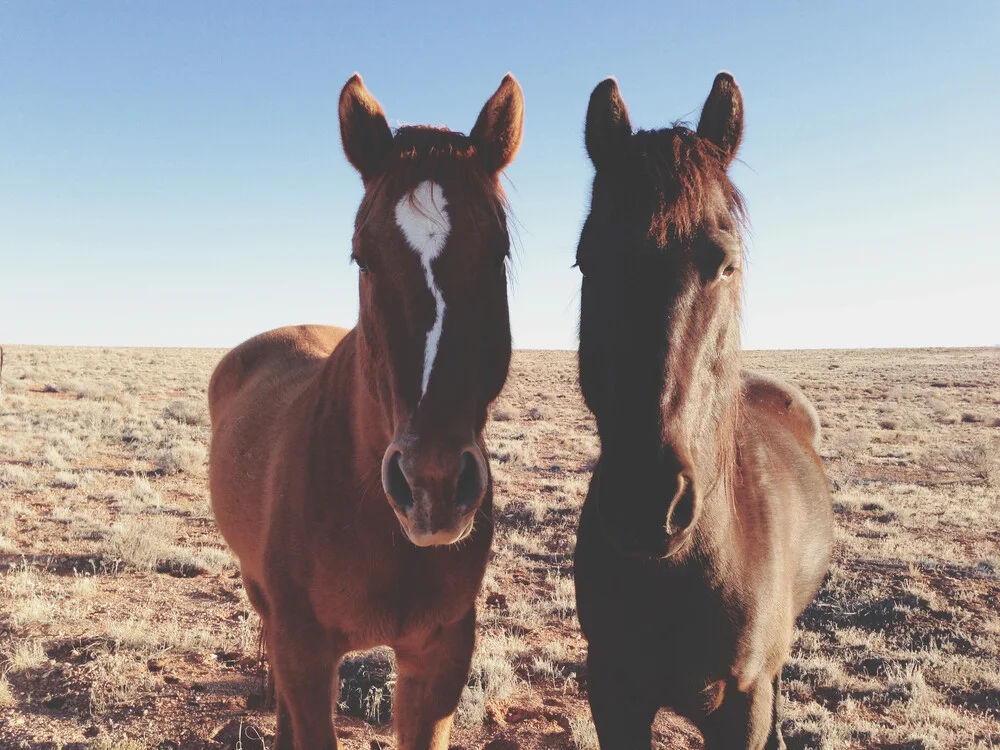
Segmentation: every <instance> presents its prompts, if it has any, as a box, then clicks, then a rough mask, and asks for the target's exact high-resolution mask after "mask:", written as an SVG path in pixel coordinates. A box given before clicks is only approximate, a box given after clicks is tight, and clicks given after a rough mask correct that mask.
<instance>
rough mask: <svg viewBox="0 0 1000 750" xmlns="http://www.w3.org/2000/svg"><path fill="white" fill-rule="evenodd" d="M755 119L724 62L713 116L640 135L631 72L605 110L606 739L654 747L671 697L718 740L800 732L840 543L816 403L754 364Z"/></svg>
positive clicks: (602, 93)
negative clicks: (748, 195) (784, 726)
mask: <svg viewBox="0 0 1000 750" xmlns="http://www.w3.org/2000/svg"><path fill="white" fill-rule="evenodd" d="M742 133H743V100H742V97H741V95H740V91H739V88H738V87H737V86H736V83H735V82H734V81H733V79H732V77H731V76H729V75H728V74H725V73H722V74H720V75H719V76H718V77H717V78H716V79H715V85H714V86H713V87H712V92H711V94H709V97H708V100H707V101H706V102H705V107H704V110H703V111H702V114H701V121H700V122H699V124H698V130H697V131H696V132H692V131H691V130H688V129H687V128H685V127H673V128H669V129H665V130H657V131H649V132H647V131H639V132H636V133H633V132H632V127H631V125H630V123H629V118H628V113H627V111H626V109H625V104H624V102H623V101H622V99H621V97H620V95H619V93H618V86H617V85H616V83H615V81H614V80H612V79H608V80H606V81H604V82H602V83H601V84H600V85H598V86H597V88H596V89H595V90H594V93H593V94H592V95H591V98H590V106H589V109H588V111H587V127H586V144H587V151H588V153H589V154H590V158H591V160H592V161H593V163H594V166H595V168H596V176H595V178H594V189H593V199H592V204H591V210H590V215H589V216H588V217H587V221H586V224H585V225H584V228H583V232H582V235H581V237H580V245H579V248H578V251H577V263H578V265H579V267H580V270H581V271H582V273H583V290H582V298H581V312H580V386H581V389H582V391H583V396H584V399H585V400H586V402H587V405H588V406H589V407H590V410H591V411H592V412H593V413H594V415H595V417H596V418H597V424H598V429H599V431H600V436H601V457H600V460H599V462H598V465H597V467H596V468H595V470H594V475H593V478H592V480H591V483H590V492H589V494H588V496H587V500H586V502H585V503H584V506H583V512H582V515H581V518H580V529H579V536H578V541H577V549H576V562H575V567H576V595H577V605H578V609H579V616H580V624H581V626H582V627H583V632H584V634H585V635H586V637H587V640H588V642H589V652H588V656H587V667H588V684H589V691H590V705H591V708H592V710H593V714H594V722H595V724H596V727H597V733H598V736H599V738H600V741H601V747H603V748H605V749H606V750H632V749H634V748H649V747H650V742H651V725H652V722H653V719H654V717H655V715H656V712H657V711H658V710H659V709H660V708H661V707H669V708H672V709H673V710H675V711H676V712H677V713H679V714H681V715H683V716H687V717H689V718H690V719H691V720H692V721H693V722H694V723H695V724H696V725H697V726H698V727H699V728H700V729H701V731H702V733H703V735H704V737H705V747H706V750H735V749H737V748H754V749H757V748H765V747H766V748H779V747H782V746H783V742H782V739H781V731H780V726H779V698H780V689H779V681H780V675H781V667H782V664H783V663H784V661H785V659H786V657H787V654H788V650H789V646H790V644H791V640H792V636H793V632H794V627H795V618H796V616H797V615H798V614H799V613H800V612H801V611H802V609H803V608H804V607H805V606H806V605H807V604H808V602H809V601H810V599H811V598H812V596H813V594H814V593H815V592H816V589H817V588H818V586H819V584H820V582H821V580H822V578H823V575H824V572H825V571H826V568H827V564H828V561H829V555H830V547H831V537H832V517H833V515H832V509H831V502H830V494H829V490H828V486H827V481H826V478H825V476H824V474H823V469H822V467H821V465H820V459H819V456H818V455H817V453H816V444H817V441H818V439H819V422H818V420H817V418H816V413H815V411H814V410H813V408H812V406H811V405H810V404H809V402H808V401H807V400H806V399H805V397H804V396H803V394H802V393H801V392H800V391H799V390H798V389H797V388H795V387H793V386H789V385H786V384H784V383H781V382H780V381H778V380H775V379H772V378H767V377H763V376H758V375H752V374H749V373H745V372H741V369H740V343H739V310H740V293H741V285H742V276H743V272H742V268H743V247H742V242H741V229H742V223H743V222H742V218H743V213H742V204H741V200H740V196H739V193H738V192H737V191H736V189H735V188H734V187H733V184H732V182H730V180H729V177H728V175H727V169H728V167H729V164H730V163H731V162H732V160H733V158H734V157H735V155H736V151H737V148H738V147H739V144H740V140H741V137H742Z"/></svg>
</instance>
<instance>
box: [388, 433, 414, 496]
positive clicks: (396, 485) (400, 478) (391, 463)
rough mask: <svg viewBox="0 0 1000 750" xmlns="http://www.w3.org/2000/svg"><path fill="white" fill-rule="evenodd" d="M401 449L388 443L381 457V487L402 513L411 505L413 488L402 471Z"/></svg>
mask: <svg viewBox="0 0 1000 750" xmlns="http://www.w3.org/2000/svg"><path fill="white" fill-rule="evenodd" d="M402 458H403V451H402V450H401V449H400V448H399V447H398V446H397V445H395V444H392V445H390V446H389V447H388V448H387V449H386V451H385V455H384V456H383V457H382V489H384V490H385V494H386V495H387V496H388V497H389V499H390V500H392V502H393V503H394V504H395V505H396V506H397V507H398V508H399V509H400V510H402V511H403V512H404V513H406V512H407V511H409V510H410V509H411V508H412V507H413V490H412V489H411V487H410V480H409V479H408V478H407V476H406V473H405V472H404V471H403V466H402V462H401V459H402Z"/></svg>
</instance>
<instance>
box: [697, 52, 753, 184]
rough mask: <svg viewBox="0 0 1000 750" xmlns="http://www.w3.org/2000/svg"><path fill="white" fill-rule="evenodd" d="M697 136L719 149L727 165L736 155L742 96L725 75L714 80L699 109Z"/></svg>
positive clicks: (734, 82) (738, 142)
mask: <svg viewBox="0 0 1000 750" xmlns="http://www.w3.org/2000/svg"><path fill="white" fill-rule="evenodd" d="M698 135H700V136H701V137H702V138H706V139H707V140H709V141H711V142H712V143H714V144H715V145H716V146H718V147H719V148H720V149H722V153H724V154H725V156H726V164H727V165H728V164H729V163H730V162H731V161H732V160H733V158H734V157H735V156H736V152H737V150H739V147H740V141H741V140H743V94H741V93H740V87H739V86H737V85H736V80H735V79H734V78H733V77H732V76H731V75H730V74H729V73H726V72H722V73H719V75H717V76H716V77H715V83H713V84H712V91H711V92H710V93H709V95H708V99H706V100H705V106H704V107H703V108H702V110H701V120H699V121H698Z"/></svg>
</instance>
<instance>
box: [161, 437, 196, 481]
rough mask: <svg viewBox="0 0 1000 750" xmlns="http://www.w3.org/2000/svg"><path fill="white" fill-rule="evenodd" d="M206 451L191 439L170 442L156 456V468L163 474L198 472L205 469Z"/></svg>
mask: <svg viewBox="0 0 1000 750" xmlns="http://www.w3.org/2000/svg"><path fill="white" fill-rule="evenodd" d="M207 458H208V451H206V450H205V446H203V445H201V444H200V443H196V442H194V441H193V440H182V441H178V442H174V443H171V444H170V445H168V446H167V447H165V448H163V449H162V450H160V452H159V453H158V454H157V456H156V468H157V469H159V470H160V471H162V472H163V473H164V474H179V473H181V472H183V473H185V474H200V473H203V472H204V470H205V460H206V459H207Z"/></svg>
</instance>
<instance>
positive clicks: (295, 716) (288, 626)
mask: <svg viewBox="0 0 1000 750" xmlns="http://www.w3.org/2000/svg"><path fill="white" fill-rule="evenodd" d="M303 593H304V592H303ZM289 603H291V602H290V601H289V600H286V602H285V604H286V605H288V604H289ZM267 633H268V649H269V654H270V660H271V669H272V670H273V672H274V682H275V689H276V691H277V698H278V706H277V710H278V728H277V732H276V736H275V738H274V748H275V750H313V748H315V749H316V750H342V747H341V745H340V744H339V743H338V742H337V737H336V733H335V732H334V729H333V716H332V709H331V699H332V689H333V679H334V670H335V669H336V667H337V664H338V663H339V662H340V657H341V656H343V652H342V650H340V649H337V648H335V647H334V644H333V642H332V640H331V638H330V636H329V634H328V633H326V631H324V630H323V628H322V627H321V626H320V625H319V623H317V622H316V620H315V618H314V617H313V613H312V610H311V608H310V607H309V605H308V602H306V601H305V600H304V599H303V600H299V601H297V602H295V604H294V605H293V606H291V607H287V608H285V609H283V610H279V608H277V607H275V608H274V611H273V612H272V613H271V617H270V618H269V619H268V622H267Z"/></svg>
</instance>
